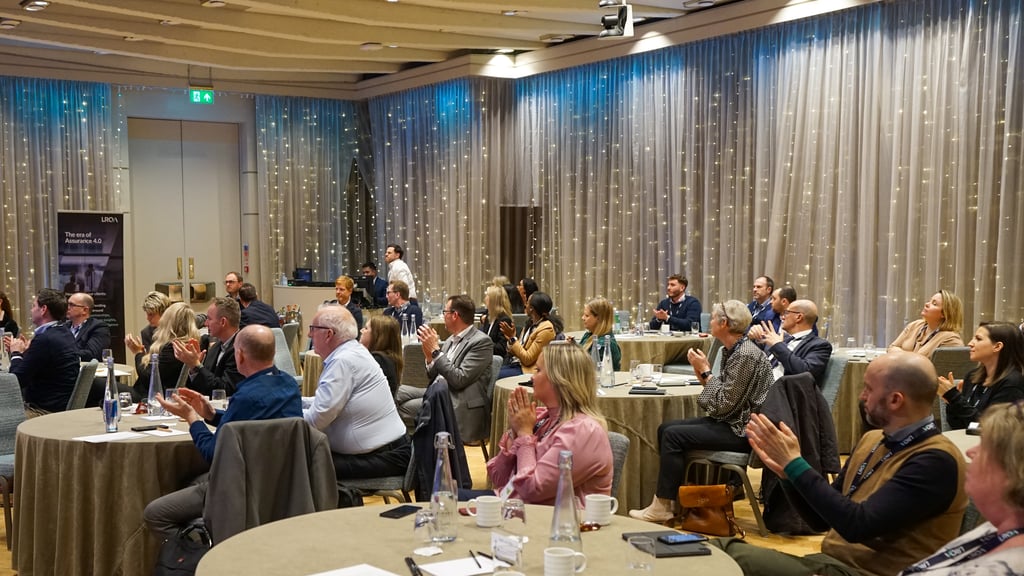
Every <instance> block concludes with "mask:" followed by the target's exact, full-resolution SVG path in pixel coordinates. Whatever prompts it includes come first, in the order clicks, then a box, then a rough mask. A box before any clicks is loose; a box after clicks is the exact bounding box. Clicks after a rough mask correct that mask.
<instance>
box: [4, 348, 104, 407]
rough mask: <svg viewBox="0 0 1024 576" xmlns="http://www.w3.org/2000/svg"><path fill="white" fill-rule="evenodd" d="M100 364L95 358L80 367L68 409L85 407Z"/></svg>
mask: <svg viewBox="0 0 1024 576" xmlns="http://www.w3.org/2000/svg"><path fill="white" fill-rule="evenodd" d="M99 365H100V363H99V360H95V359H93V360H90V361H88V362H86V363H85V364H82V367H81V368H79V369H78V379H77V380H75V389H74V390H72V391H71V397H70V398H68V405H67V409H68V410H78V409H79V408H85V401H86V400H88V399H89V391H90V390H92V382H93V380H95V379H96V368H98V367H99ZM19 390H20V388H19Z"/></svg>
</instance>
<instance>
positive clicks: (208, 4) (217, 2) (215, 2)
mask: <svg viewBox="0 0 1024 576" xmlns="http://www.w3.org/2000/svg"><path fill="white" fill-rule="evenodd" d="M199 5H200V6H202V7H203V8H223V7H224V6H225V5H227V2H225V1H224V0H199Z"/></svg>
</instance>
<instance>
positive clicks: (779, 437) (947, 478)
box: [717, 352, 967, 576]
mask: <svg viewBox="0 0 1024 576" xmlns="http://www.w3.org/2000/svg"><path fill="white" fill-rule="evenodd" d="M936 387H937V377H936V374H935V368H934V367H933V366H932V364H931V362H929V361H928V359H927V358H925V357H924V356H921V355H919V354H913V353H902V352H897V353H891V354H886V355H885V356H882V357H880V358H877V359H875V360H874V361H872V362H871V365H870V366H868V369H867V372H866V373H865V375H864V390H863V391H862V392H861V395H860V401H861V404H862V405H863V407H864V412H865V414H867V419H868V421H869V422H870V423H871V424H872V425H874V426H877V427H878V428H880V430H872V431H870V432H868V433H867V434H865V435H864V436H863V437H862V438H861V440H860V442H859V443H858V444H857V446H856V447H855V448H854V449H853V453H852V454H851V455H850V458H849V460H847V462H846V466H844V467H843V470H842V471H841V472H840V473H839V476H838V477H837V478H836V481H835V482H833V483H832V485H831V486H830V485H829V484H828V482H827V481H826V480H825V478H823V477H822V476H821V475H820V474H818V473H817V472H816V471H814V470H813V469H812V468H811V467H810V465H809V464H807V462H806V461H804V459H803V458H802V457H801V456H800V445H799V442H798V441H797V437H796V436H795V435H794V434H793V432H792V430H790V428H789V426H787V425H786V424H785V423H781V424H780V425H779V426H778V427H776V426H775V425H774V424H772V422H771V421H770V420H768V419H767V418H766V417H764V416H763V415H761V414H754V415H752V416H751V418H750V423H749V424H748V425H747V436H748V438H749V440H750V445H751V447H753V449H754V451H755V452H756V453H757V455H758V456H759V457H760V458H761V460H762V461H763V462H764V464H765V466H767V467H768V468H770V469H771V470H772V471H773V472H775V473H776V474H777V475H778V476H779V477H780V478H782V479H783V482H782V486H783V489H784V490H786V496H787V497H788V498H789V500H790V502H791V503H792V504H793V506H794V507H796V508H797V510H798V511H799V512H800V515H801V516H803V518H804V519H805V520H806V521H807V522H808V523H809V524H811V526H814V527H816V528H817V529H820V530H826V529H827V530H829V531H828V534H826V535H825V539H824V540H823V541H822V543H821V551H822V553H821V554H811V555H808V556H804V557H798V556H792V555H789V554H784V553H782V552H778V551H776V550H771V549H766V548H760V547H757V546H752V545H749V544H746V543H744V542H741V541H735V540H721V541H717V544H718V545H719V546H721V547H723V548H724V549H725V551H726V552H727V553H728V554H729V555H730V556H732V557H733V559H735V560H736V561H737V563H739V565H740V566H741V567H742V568H743V573H744V574H757V575H759V576H773V575H776V574H778V575H783V574H785V575H787V576H791V575H810V574H829V575H837V574H838V575H849V576H855V575H871V576H876V575H877V576H881V575H883V574H888V575H892V574H896V573H898V572H899V571H900V570H901V569H902V568H903V567H904V566H908V565H910V564H913V563H914V562H916V561H917V560H919V559H921V558H924V557H927V556H928V555H930V554H931V553H932V552H933V551H934V550H936V549H938V548H939V547H941V546H942V545H943V543H944V539H951V538H955V537H956V536H957V534H958V532H959V530H960V523H961V520H962V518H963V513H964V509H965V508H966V506H967V496H966V494H965V492H964V490H963V485H964V471H965V468H966V466H965V465H964V460H963V456H962V454H961V452H960V449H959V448H957V447H956V446H955V445H954V444H953V443H952V442H951V441H950V440H949V439H947V438H946V437H945V436H943V435H942V434H941V433H940V431H939V428H938V426H936V424H935V422H934V420H933V418H932V403H933V401H934V394H935V389H936Z"/></svg>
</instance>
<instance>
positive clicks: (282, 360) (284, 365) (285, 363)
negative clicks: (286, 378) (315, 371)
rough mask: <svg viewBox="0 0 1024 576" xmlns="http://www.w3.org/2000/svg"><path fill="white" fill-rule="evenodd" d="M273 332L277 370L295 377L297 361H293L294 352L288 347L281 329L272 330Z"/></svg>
mask: <svg viewBox="0 0 1024 576" xmlns="http://www.w3.org/2000/svg"><path fill="white" fill-rule="evenodd" d="M270 331H271V332H273V333H274V366H277V369H278V370H280V371H282V372H286V373H288V374H291V375H292V376H295V375H296V374H297V372H296V371H295V361H294V360H292V351H291V348H289V347H288V340H287V339H286V338H285V336H284V330H283V329H281V328H271V329H270Z"/></svg>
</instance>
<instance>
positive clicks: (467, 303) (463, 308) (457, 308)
mask: <svg viewBox="0 0 1024 576" xmlns="http://www.w3.org/2000/svg"><path fill="white" fill-rule="evenodd" d="M448 308H450V309H451V311H452V312H455V313H456V314H458V315H459V319H460V320H462V321H463V322H464V323H466V324H469V325H472V324H473V316H474V315H475V314H476V304H474V303H473V299H472V298H470V297H469V296H467V295H466V294H458V295H456V296H452V297H451V298H449V299H448Z"/></svg>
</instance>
